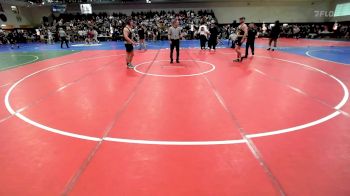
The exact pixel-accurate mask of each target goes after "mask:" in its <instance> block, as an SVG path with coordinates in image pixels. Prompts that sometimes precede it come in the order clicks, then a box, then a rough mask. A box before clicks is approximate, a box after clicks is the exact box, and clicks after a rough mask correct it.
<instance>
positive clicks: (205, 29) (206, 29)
mask: <svg viewBox="0 0 350 196" xmlns="http://www.w3.org/2000/svg"><path fill="white" fill-rule="evenodd" d="M202 27H204V31H208V27H207V25H201V26H200V27H199V31H200V30H201V29H202Z"/></svg>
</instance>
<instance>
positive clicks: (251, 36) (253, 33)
mask: <svg viewBox="0 0 350 196" xmlns="http://www.w3.org/2000/svg"><path fill="white" fill-rule="evenodd" d="M257 33H258V32H257V31H256V29H249V30H248V38H247V39H248V41H254V40H255V37H256V34H257Z"/></svg>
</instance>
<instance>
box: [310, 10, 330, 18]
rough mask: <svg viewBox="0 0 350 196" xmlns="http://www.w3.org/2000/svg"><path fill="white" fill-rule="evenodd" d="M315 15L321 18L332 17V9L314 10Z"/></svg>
mask: <svg viewBox="0 0 350 196" xmlns="http://www.w3.org/2000/svg"><path fill="white" fill-rule="evenodd" d="M314 13H315V17H322V18H333V17H334V11H327V10H315V11H314Z"/></svg>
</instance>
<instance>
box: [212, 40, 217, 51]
mask: <svg viewBox="0 0 350 196" xmlns="http://www.w3.org/2000/svg"><path fill="white" fill-rule="evenodd" d="M216 45H218V42H217V40H213V49H214V50H216Z"/></svg>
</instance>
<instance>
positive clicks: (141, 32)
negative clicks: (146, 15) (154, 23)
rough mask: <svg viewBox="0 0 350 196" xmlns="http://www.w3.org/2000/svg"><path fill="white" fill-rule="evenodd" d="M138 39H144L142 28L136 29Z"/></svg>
mask: <svg viewBox="0 0 350 196" xmlns="http://www.w3.org/2000/svg"><path fill="white" fill-rule="evenodd" d="M138 34H139V37H140V39H145V30H144V29H143V28H141V29H139V31H138Z"/></svg>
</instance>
